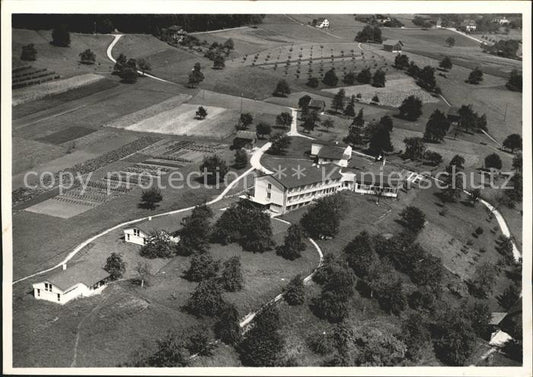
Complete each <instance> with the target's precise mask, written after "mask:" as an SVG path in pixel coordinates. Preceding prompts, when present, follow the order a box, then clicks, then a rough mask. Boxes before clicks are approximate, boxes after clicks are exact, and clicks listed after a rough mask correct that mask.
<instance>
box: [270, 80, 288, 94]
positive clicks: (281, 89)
mask: <svg viewBox="0 0 533 377" xmlns="http://www.w3.org/2000/svg"><path fill="white" fill-rule="evenodd" d="M289 94H291V88H289V84H287V81H285V80H279V81H278V84H277V85H276V89H274V93H272V95H273V96H274V97H287V96H288V95H289Z"/></svg>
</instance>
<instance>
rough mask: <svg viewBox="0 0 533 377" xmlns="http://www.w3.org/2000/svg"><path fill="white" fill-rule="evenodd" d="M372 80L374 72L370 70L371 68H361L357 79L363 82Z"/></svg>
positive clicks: (366, 82) (368, 82)
mask: <svg viewBox="0 0 533 377" xmlns="http://www.w3.org/2000/svg"><path fill="white" fill-rule="evenodd" d="M371 80H372V73H371V72H370V69H368V68H365V69H363V70H361V72H359V73H358V74H357V81H358V82H359V83H361V84H370V81H371Z"/></svg>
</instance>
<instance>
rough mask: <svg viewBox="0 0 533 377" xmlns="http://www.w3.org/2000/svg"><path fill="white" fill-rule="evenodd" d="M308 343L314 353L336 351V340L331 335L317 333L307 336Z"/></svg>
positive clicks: (322, 353)
mask: <svg viewBox="0 0 533 377" xmlns="http://www.w3.org/2000/svg"><path fill="white" fill-rule="evenodd" d="M307 345H308V346H309V348H310V349H311V351H313V352H314V353H316V354H318V355H327V354H329V353H332V352H333V351H335V342H334V340H333V337H332V336H331V335H328V334H325V333H317V334H313V335H310V336H309V338H307Z"/></svg>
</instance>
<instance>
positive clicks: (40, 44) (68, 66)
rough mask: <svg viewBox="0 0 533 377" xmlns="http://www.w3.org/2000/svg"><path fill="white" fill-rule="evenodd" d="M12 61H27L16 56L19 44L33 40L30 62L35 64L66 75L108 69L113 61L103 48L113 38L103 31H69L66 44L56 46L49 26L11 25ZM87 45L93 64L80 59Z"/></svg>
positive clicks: (18, 55) (106, 70)
mask: <svg viewBox="0 0 533 377" xmlns="http://www.w3.org/2000/svg"><path fill="white" fill-rule="evenodd" d="M12 33H13V34H12V53H13V64H15V65H21V64H23V65H24V64H28V62H23V61H21V60H20V59H19V57H20V53H21V49H22V46H24V45H27V44H29V43H33V44H34V46H35V49H36V50H37V60H36V61H35V62H30V65H32V66H33V67H36V68H48V69H49V70H52V71H55V72H57V73H58V74H60V75H61V76H62V77H64V78H67V77H71V76H77V75H80V74H84V73H109V72H111V69H112V67H113V63H112V62H111V61H110V60H109V59H108V58H107V55H106V49H107V46H108V45H109V44H110V43H111V41H112V40H113V38H112V37H111V36H110V35H103V34H96V35H93V34H80V33H70V47H56V46H53V45H52V44H50V42H51V41H52V31H51V30H23V29H12ZM86 49H90V50H91V51H92V52H94V53H95V55H96V63H95V64H94V65H86V64H81V63H80V58H79V54H80V53H81V52H83V51H85V50H86Z"/></svg>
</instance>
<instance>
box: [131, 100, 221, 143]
mask: <svg viewBox="0 0 533 377" xmlns="http://www.w3.org/2000/svg"><path fill="white" fill-rule="evenodd" d="M197 109H198V106H195V105H188V104H182V105H180V106H178V107H177V108H173V109H170V110H167V111H165V112H162V113H160V114H157V115H155V116H152V117H150V118H147V119H144V120H141V121H140V122H137V123H134V124H132V125H130V126H127V127H125V129H126V130H129V131H139V132H153V133H160V134H167V135H191V136H192V135H196V136H215V137H216V136H218V137H224V136H226V135H227V134H228V133H229V132H228V130H225V129H224V128H223V127H220V126H221V123H222V120H226V119H227V116H228V114H225V113H226V109H224V108H221V107H213V106H210V107H209V108H208V109H207V111H208V113H209V115H208V116H207V118H205V119H195V114H196V110H197ZM221 131H222V132H221Z"/></svg>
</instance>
